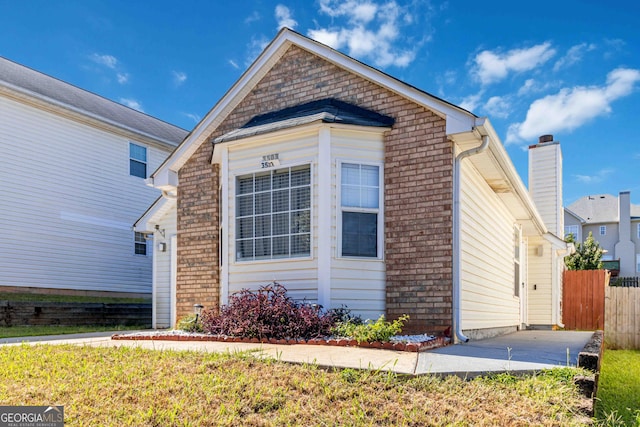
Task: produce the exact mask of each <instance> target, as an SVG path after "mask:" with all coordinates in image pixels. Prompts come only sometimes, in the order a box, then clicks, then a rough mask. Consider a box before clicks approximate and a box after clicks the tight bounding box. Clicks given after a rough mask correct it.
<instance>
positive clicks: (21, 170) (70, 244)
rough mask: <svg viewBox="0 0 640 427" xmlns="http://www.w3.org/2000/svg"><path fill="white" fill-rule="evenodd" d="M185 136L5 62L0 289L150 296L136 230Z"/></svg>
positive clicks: (0, 124)
mask: <svg viewBox="0 0 640 427" xmlns="http://www.w3.org/2000/svg"><path fill="white" fill-rule="evenodd" d="M186 135H187V132H186V131H185V130H183V129H180V128H178V127H176V126H173V125H171V124H168V123H165V122H162V121H160V120H158V119H156V118H153V117H150V116H148V115H146V114H143V113H141V112H138V111H135V110H132V109H130V108H128V107H125V106H123V105H120V104H117V103H115V102H112V101H110V100H108V99H105V98H102V97H100V96H98V95H95V94H93V93H90V92H87V91H85V90H82V89H80V88H77V87H75V86H72V85H70V84H68V83H65V82H63V81H60V80H57V79H55V78H53V77H50V76H47V75H45V74H42V73H40V72H37V71H34V70H32V69H29V68H27V67H25V66H22V65H20V64H17V63H15V62H12V61H9V60H7V59H5V58H1V57H0V157H1V158H2V167H1V168H0V183H1V186H2V201H1V202H0V206H1V207H2V215H0V228H1V229H2V238H0V290H3V289H4V290H14V291H15V290H25V291H33V292H36V291H39V290H42V289H51V290H55V291H60V292H62V291H65V292H66V291H76V292H77V291H80V292H84V291H90V292H96V291H98V292H117V293H128V294H144V295H147V294H150V293H151V262H152V261H151V249H152V245H150V244H148V243H147V240H146V239H145V236H144V235H143V234H141V233H135V232H134V231H133V229H132V224H133V222H134V221H135V220H136V218H138V217H139V216H140V214H141V213H142V212H144V211H145V209H146V208H147V207H148V206H149V205H150V204H151V203H152V202H153V200H155V199H156V198H157V193H156V191H154V190H153V189H151V188H148V187H147V186H146V185H145V182H144V180H145V178H147V176H148V175H149V174H150V173H151V172H152V171H154V170H155V169H156V168H157V167H158V166H159V165H160V164H161V163H162V162H163V161H164V160H165V159H166V158H167V156H168V155H169V153H170V152H171V151H172V150H173V149H174V148H175V146H176V145H177V144H178V143H179V142H180V141H181V140H182V139H183V138H184V137H185V136H186ZM55 291H54V292H55Z"/></svg>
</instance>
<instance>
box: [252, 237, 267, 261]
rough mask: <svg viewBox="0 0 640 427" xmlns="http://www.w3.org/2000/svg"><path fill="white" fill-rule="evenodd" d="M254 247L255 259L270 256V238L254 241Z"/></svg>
mask: <svg viewBox="0 0 640 427" xmlns="http://www.w3.org/2000/svg"><path fill="white" fill-rule="evenodd" d="M255 245H256V247H255V252H256V259H257V258H268V257H270V256H271V238H266V239H256V241H255Z"/></svg>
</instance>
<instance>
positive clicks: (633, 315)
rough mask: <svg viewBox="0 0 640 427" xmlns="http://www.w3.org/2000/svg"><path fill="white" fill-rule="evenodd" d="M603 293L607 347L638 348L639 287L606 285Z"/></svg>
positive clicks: (639, 319) (639, 335)
mask: <svg viewBox="0 0 640 427" xmlns="http://www.w3.org/2000/svg"><path fill="white" fill-rule="evenodd" d="M605 294H606V295H605V298H606V302H605V305H606V310H605V321H604V338H605V342H606V343H607V347H608V348H619V349H626V350H640V288H637V287H617V286H607V288H606V293H605Z"/></svg>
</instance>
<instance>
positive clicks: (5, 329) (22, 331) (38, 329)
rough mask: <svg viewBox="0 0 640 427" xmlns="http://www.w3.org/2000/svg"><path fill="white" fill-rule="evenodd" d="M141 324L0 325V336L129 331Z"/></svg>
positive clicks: (138, 327) (139, 327) (140, 327)
mask: <svg viewBox="0 0 640 427" xmlns="http://www.w3.org/2000/svg"><path fill="white" fill-rule="evenodd" d="M137 329H144V327H142V326H122V325H120V326H58V325H47V326H23V325H20V326H0V338H15V337H37V336H43V335H66V334H80V333H86V332H106V331H131V330H137Z"/></svg>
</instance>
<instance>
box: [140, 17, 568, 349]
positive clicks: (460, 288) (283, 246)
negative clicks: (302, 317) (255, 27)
mask: <svg viewBox="0 0 640 427" xmlns="http://www.w3.org/2000/svg"><path fill="white" fill-rule="evenodd" d="M551 139H552V138H551ZM530 156H531V159H532V162H533V163H535V164H536V165H538V166H543V167H540V168H539V169H537V170H539V171H540V172H536V171H534V172H533V178H532V179H530V180H531V182H533V187H535V189H534V188H533V187H532V191H533V193H532V194H533V197H532V196H531V195H530V194H529V192H528V191H527V189H526V188H525V187H524V185H523V183H522V180H521V179H520V177H519V176H518V174H517V172H516V170H515V168H514V166H513V164H512V162H511V160H510V159H509V156H508V155H507V153H506V151H505V149H504V147H503V145H502V144H501V142H500V139H499V138H498V136H497V134H496V133H495V131H494V129H493V127H492V126H491V124H490V122H489V120H488V119H486V118H479V117H477V116H475V115H474V114H472V113H470V112H468V111H466V110H464V109H462V108H460V107H457V106H455V105H453V104H450V103H448V102H446V101H444V100H442V99H439V98H437V97H435V96H433V95H430V94H428V93H426V92H423V91H422V90H420V89H417V88H415V87H413V86H411V85H409V84H407V83H404V82H402V81H400V80H397V79H395V78H393V77H391V76H389V75H387V74H384V73H382V72H380V71H378V70H376V69H374V68H371V67H369V66H367V65H366V64H363V63H361V62H359V61H356V60H354V59H352V58H350V57H348V56H345V55H343V54H341V53H339V52H337V51H335V50H333V49H331V48H329V47H327V46H325V45H323V44H320V43H318V42H316V41H313V40H311V39H308V38H306V37H304V36H302V35H300V34H298V33H295V32H293V31H291V30H288V29H283V30H282V31H281V32H280V33H279V34H278V35H277V37H276V38H275V39H274V40H273V41H272V42H271V43H270V44H269V45H268V46H267V47H266V49H265V50H264V52H263V53H262V54H261V55H260V56H259V57H258V58H257V59H256V61H255V62H254V63H253V64H252V65H251V66H250V67H249V69H248V70H247V71H246V72H245V73H244V74H243V75H242V77H241V78H240V79H239V80H238V81H237V82H236V83H235V84H234V85H233V86H232V87H231V88H230V89H229V91H228V92H227V93H226V94H225V96H224V97H223V98H222V99H220V100H219V101H218V102H217V104H216V105H215V106H214V107H213V109H212V110H211V111H210V112H209V113H208V114H207V115H206V117H204V118H203V120H202V121H201V122H200V123H199V124H198V125H197V126H196V127H195V128H194V130H193V132H192V133H191V134H190V135H189V136H188V137H187V138H186V139H185V141H184V142H183V143H182V144H181V145H180V146H179V147H178V148H177V149H176V150H175V151H174V152H173V154H172V155H171V156H170V157H169V158H168V159H167V161H166V162H164V163H163V164H162V166H160V168H158V170H156V171H155V172H154V173H153V174H152V176H151V177H150V178H149V182H150V184H153V185H154V186H155V187H156V188H158V189H159V190H162V192H163V195H164V197H163V198H162V199H160V200H158V201H157V202H156V203H155V204H153V206H151V207H150V209H149V210H148V211H147V213H146V214H145V215H143V216H142V217H141V218H140V219H139V221H138V222H137V223H136V225H135V228H136V230H138V231H143V232H154V234H155V235H154V241H155V242H156V256H155V258H154V324H155V326H157V327H163V326H169V325H172V324H174V323H175V321H176V319H177V318H180V317H181V316H183V315H185V314H188V313H190V312H191V311H192V310H193V305H194V304H203V305H204V306H206V307H218V306H219V305H220V304H224V303H226V302H227V301H228V298H229V295H231V294H233V293H234V292H237V291H239V290H241V289H243V288H249V289H255V288H257V287H258V286H260V285H264V284H267V283H269V282H271V281H273V280H276V281H278V282H280V283H282V284H283V285H285V286H286V287H287V288H288V289H289V291H290V293H291V294H292V295H293V296H294V297H295V298H297V299H301V300H302V299H305V300H307V301H308V302H313V303H319V304H321V305H322V306H324V307H326V308H329V307H340V306H342V305H346V306H347V307H350V308H351V309H353V310H354V311H355V312H356V313H359V314H361V315H363V316H364V317H366V318H377V317H378V316H379V315H381V314H386V315H387V317H388V318H397V317H398V316H400V315H402V314H409V315H410V322H409V324H408V328H407V330H408V331H416V332H417V331H422V332H445V331H447V330H453V331H454V332H455V336H456V339H458V340H466V339H467V338H479V337H484V336H489V335H495V334H499V333H505V332H510V331H514V330H516V329H518V328H522V327H530V326H531V327H545V328H549V327H552V326H554V325H559V324H561V311H560V300H561V292H562V287H561V286H562V285H561V274H560V272H561V270H562V255H563V254H564V250H565V249H566V244H565V242H564V241H563V240H562V239H560V238H559V237H557V236H559V235H561V234H562V231H563V226H562V199H561V191H560V190H561V182H560V176H561V155H560V148H559V144H558V143H557V142H553V141H547V140H546V139H545V140H544V141H541V142H540V143H539V144H536V145H534V146H532V148H531V150H530ZM558 172H560V173H558ZM536 200H544V201H548V200H551V201H552V203H546V204H544V206H543V208H542V209H541V210H538V209H537V208H536V205H535V203H534V201H536ZM158 249H159V251H158Z"/></svg>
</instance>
